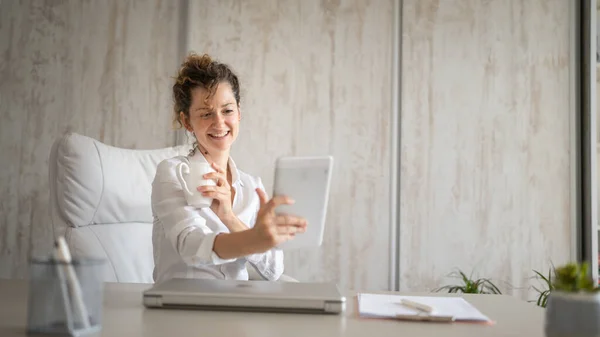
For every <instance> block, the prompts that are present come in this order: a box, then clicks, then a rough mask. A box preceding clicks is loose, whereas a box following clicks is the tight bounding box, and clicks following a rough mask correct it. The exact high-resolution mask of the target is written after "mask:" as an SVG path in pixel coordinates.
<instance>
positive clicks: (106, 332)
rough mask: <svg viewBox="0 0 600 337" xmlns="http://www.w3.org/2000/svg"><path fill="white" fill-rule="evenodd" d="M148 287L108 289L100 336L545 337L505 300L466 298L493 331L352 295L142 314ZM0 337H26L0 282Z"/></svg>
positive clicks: (23, 305) (19, 286) (526, 313)
mask: <svg viewBox="0 0 600 337" xmlns="http://www.w3.org/2000/svg"><path fill="white" fill-rule="evenodd" d="M148 287H149V285H147V284H123V283H121V284H117V283H107V284H106V287H105V294H104V295H105V296H104V298H105V304H104V317H103V328H102V332H101V335H102V336H107V337H109V336H110V337H112V336H127V337H136V336H144V337H153V336H161V337H163V336H236V337H238V336H239V337H241V336H257V337H271V336H273V337H281V336H311V337H312V336H328V337H332V336H361V337H363V336H367V337H371V336H372V337H386V336H393V337H398V336H436V337H439V336H460V337H464V336H487V337H492V336H534V337H537V336H540V337H541V336H544V309H541V308H539V307H536V306H535V304H534V303H527V302H525V301H522V300H520V299H518V298H515V297H511V296H504V295H470V296H469V295H465V296H464V297H465V299H466V300H467V301H469V302H470V303H472V304H473V305H475V306H476V307H477V308H478V309H479V310H480V311H482V312H483V313H484V314H486V315H487V316H488V317H490V318H491V319H493V320H494V321H495V322H496V323H495V325H493V326H487V325H478V324H470V323H451V324H448V323H423V322H401V321H392V320H380V319H365V318H359V317H357V316H356V312H355V303H356V297H355V296H354V294H353V293H352V294H347V295H348V296H349V297H348V303H347V307H346V311H345V313H343V314H341V315H335V316H330V315H314V314H287V313H286V314H281V313H254V312H218V311H199V310H166V309H146V308H144V307H143V306H142V291H143V290H145V289H146V288H148ZM0 301H1V303H0V336H3V337H12V336H26V332H25V326H26V315H27V283H26V282H25V281H22V280H0Z"/></svg>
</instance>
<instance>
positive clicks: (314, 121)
mask: <svg viewBox="0 0 600 337" xmlns="http://www.w3.org/2000/svg"><path fill="white" fill-rule="evenodd" d="M392 5H393V1H391V0H377V1H364V0H343V1H316V0H310V1H293V0H286V1H275V0H271V1H257V0H255V1H233V0H229V1H219V2H213V3H211V6H206V5H205V4H203V3H201V2H191V3H190V6H191V7H190V11H189V18H190V22H189V27H190V28H189V35H188V48H189V50H194V51H196V52H198V53H203V52H207V53H210V54H212V55H213V56H215V57H218V58H219V59H220V60H222V61H224V62H227V63H229V64H231V65H232V66H233V67H234V68H235V69H236V70H237V71H238V73H239V75H240V79H241V83H242V87H243V89H242V96H243V97H242V124H241V132H240V137H239V139H238V142H237V143H236V145H235V147H234V150H233V153H232V155H233V156H234V158H235V160H236V163H237V164H238V165H239V166H240V168H241V169H242V170H245V171H247V172H249V173H252V174H255V175H260V176H261V177H262V178H263V181H264V183H265V186H266V188H267V191H270V190H271V189H272V180H273V166H274V162H275V159H276V157H277V156H282V155H323V154H331V155H333V156H334V158H335V172H334V176H333V181H332V190H331V195H330V204H329V210H328V215H327V230H326V232H325V239H324V241H325V242H324V244H323V246H322V247H321V249H315V250H313V251H307V250H302V251H297V252H289V253H286V255H285V256H286V273H287V274H289V275H291V276H294V277H297V278H299V279H301V280H303V281H335V282H338V283H339V285H340V286H341V287H343V288H353V289H357V288H360V289H387V288H388V277H389V273H388V269H389V260H388V256H389V227H390V226H389V218H388V217H389V201H388V200H389V195H390V194H389V178H390V174H389V166H390V151H391V147H390V141H389V139H390V133H389V127H390V125H389V124H390V117H391V113H390V109H391V73H390V69H391V45H392V18H393V15H392Z"/></svg>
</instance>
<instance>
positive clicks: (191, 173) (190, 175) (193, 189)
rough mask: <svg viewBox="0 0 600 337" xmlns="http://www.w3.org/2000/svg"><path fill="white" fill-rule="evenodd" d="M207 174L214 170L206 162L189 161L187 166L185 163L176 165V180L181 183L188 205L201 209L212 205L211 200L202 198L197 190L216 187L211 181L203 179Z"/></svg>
mask: <svg viewBox="0 0 600 337" xmlns="http://www.w3.org/2000/svg"><path fill="white" fill-rule="evenodd" d="M209 172H215V170H214V169H213V168H212V167H211V166H210V164H209V163H206V162H197V161H190V163H189V165H188V164H187V163H185V162H181V163H179V164H177V167H176V175H177V179H179V182H180V183H181V187H182V188H183V194H185V200H186V201H187V203H188V205H190V206H194V207H197V208H202V207H210V205H211V204H212V201H213V199H212V198H209V197H205V196H203V195H202V192H200V191H198V190H197V187H198V186H206V185H212V186H214V185H216V183H215V181H214V180H213V179H205V178H204V177H203V175H205V174H207V173H209Z"/></svg>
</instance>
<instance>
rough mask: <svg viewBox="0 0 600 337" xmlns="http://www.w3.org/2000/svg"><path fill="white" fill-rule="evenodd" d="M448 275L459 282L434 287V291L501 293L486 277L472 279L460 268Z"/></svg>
mask: <svg viewBox="0 0 600 337" xmlns="http://www.w3.org/2000/svg"><path fill="white" fill-rule="evenodd" d="M450 276H453V277H457V278H459V279H460V282H461V283H460V284H456V285H446V286H443V287H440V288H437V289H435V290H434V291H435V292H439V291H442V290H445V291H447V292H449V293H464V294H501V292H500V289H498V287H496V285H495V284H494V283H492V281H490V280H489V279H487V278H478V279H476V280H474V279H473V277H472V275H471V276H469V277H467V275H466V274H465V273H463V272H462V271H461V270H458V271H457V272H453V273H451V274H450Z"/></svg>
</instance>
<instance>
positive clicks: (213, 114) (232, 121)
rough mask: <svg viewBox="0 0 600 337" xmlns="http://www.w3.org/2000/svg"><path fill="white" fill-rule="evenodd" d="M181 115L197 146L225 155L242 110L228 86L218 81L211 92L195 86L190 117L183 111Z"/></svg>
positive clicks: (235, 135)
mask: <svg viewBox="0 0 600 337" xmlns="http://www.w3.org/2000/svg"><path fill="white" fill-rule="evenodd" d="M181 118H182V119H183V120H185V121H186V123H185V127H186V129H187V130H188V131H190V132H193V133H194V135H195V136H196V139H197V140H198V144H199V146H200V147H202V148H204V149H205V150H206V151H208V152H209V153H211V154H213V155H216V154H221V153H223V154H227V155H228V154H229V150H230V148H231V145H232V144H233V142H234V141H235V140H236V138H237V135H238V132H239V123H240V118H241V113H240V109H239V106H238V103H237V101H236V99H235V96H234V94H233V90H232V88H231V85H230V84H229V83H227V82H221V83H219V85H217V86H216V87H215V89H214V93H213V94H212V95H211V93H210V92H209V91H208V90H206V89H205V88H202V87H196V88H194V89H193V90H192V102H191V104H190V110H189V119H188V118H187V117H186V116H185V115H184V114H183V112H182V113H181Z"/></svg>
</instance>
